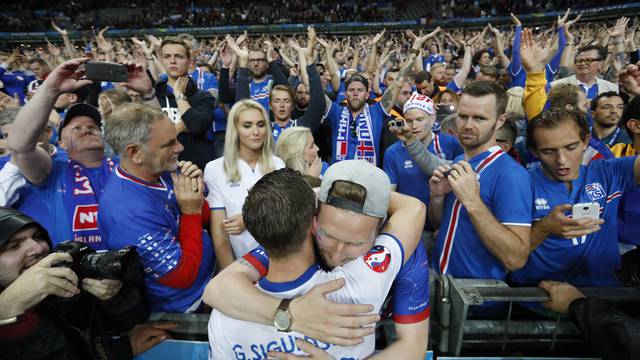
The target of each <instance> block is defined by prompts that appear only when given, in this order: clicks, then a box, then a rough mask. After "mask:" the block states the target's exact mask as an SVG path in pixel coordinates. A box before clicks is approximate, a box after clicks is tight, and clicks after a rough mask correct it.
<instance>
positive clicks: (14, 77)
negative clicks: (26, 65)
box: [0, 66, 36, 105]
mask: <svg viewBox="0 0 640 360" xmlns="http://www.w3.org/2000/svg"><path fill="white" fill-rule="evenodd" d="M33 80H36V77H35V76H34V75H32V74H27V73H25V72H24V71H19V70H18V71H7V69H5V68H3V67H2V66H0V81H2V83H3V84H4V88H3V89H2V91H4V92H5V93H6V94H7V95H9V96H11V97H14V96H15V95H16V94H17V95H18V98H19V99H20V104H21V105H24V99H25V96H26V89H27V85H29V83H30V82H32V81H33Z"/></svg>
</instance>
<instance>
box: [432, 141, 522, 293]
mask: <svg viewBox="0 0 640 360" xmlns="http://www.w3.org/2000/svg"><path fill="white" fill-rule="evenodd" d="M459 160H462V157H458V158H457V159H456V161H459ZM469 163H470V164H471V166H472V167H473V168H474V169H475V171H476V173H478V179H479V182H480V197H481V198H482V202H483V203H484V204H485V206H486V207H487V208H488V209H489V211H491V213H492V214H493V216H494V217H495V218H496V220H497V221H498V222H499V223H501V224H503V225H517V226H531V216H532V214H531V206H532V204H533V182H532V181H531V177H530V176H529V173H528V172H527V171H526V170H525V169H524V168H523V167H522V166H520V165H519V164H518V163H517V162H516V161H515V160H513V158H512V157H511V156H509V155H508V154H506V153H504V152H503V151H502V150H500V148H499V147H497V146H496V147H493V148H491V149H489V151H485V152H483V153H481V154H478V155H476V156H474V157H473V158H471V159H470V160H469ZM434 254H435V257H434V259H436V260H437V261H438V263H437V264H435V267H436V270H437V271H438V272H439V273H441V274H451V275H453V276H455V277H461V278H480V279H501V280H503V279H505V277H506V274H507V270H506V268H505V267H504V265H503V264H502V262H500V260H498V259H497V258H496V257H495V256H494V255H493V254H492V253H491V252H490V251H489V249H487V247H486V246H485V245H484V243H483V242H482V240H481V239H480V237H478V235H477V233H476V230H475V228H474V227H473V224H472V222H471V218H470V217H469V215H468V213H467V210H466V209H465V208H464V206H462V204H461V203H460V202H459V201H458V200H457V199H456V197H455V195H454V194H453V192H451V193H449V194H447V196H446V197H445V201H444V212H443V216H442V223H441V224H440V231H439V232H438V237H437V239H436V244H435V248H434Z"/></svg>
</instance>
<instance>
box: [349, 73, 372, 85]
mask: <svg viewBox="0 0 640 360" xmlns="http://www.w3.org/2000/svg"><path fill="white" fill-rule="evenodd" d="M354 81H357V82H359V83H362V84H363V85H364V87H365V88H367V89H368V88H369V80H367V78H366V77H364V75H362V73H360V72H357V73H355V74H353V75H351V77H350V78H349V80H347V81H346V82H345V83H344V87H345V88H348V87H349V85H351V83H352V82H354Z"/></svg>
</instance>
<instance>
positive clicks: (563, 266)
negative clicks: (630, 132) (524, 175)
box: [512, 157, 636, 286]
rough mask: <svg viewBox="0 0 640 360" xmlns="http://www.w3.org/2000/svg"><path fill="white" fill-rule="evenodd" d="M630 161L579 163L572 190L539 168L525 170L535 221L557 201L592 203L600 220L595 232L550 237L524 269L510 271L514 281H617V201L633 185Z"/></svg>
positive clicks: (589, 283) (615, 283)
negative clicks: (530, 181)
mask: <svg viewBox="0 0 640 360" xmlns="http://www.w3.org/2000/svg"><path fill="white" fill-rule="evenodd" d="M635 159H636V157H627V158H619V159H611V160H601V161H594V162H592V163H590V164H589V166H582V167H581V168H580V175H579V176H578V178H577V179H576V180H574V181H572V182H571V183H572V186H571V188H572V190H571V193H569V190H568V189H567V187H566V185H565V184H564V182H562V181H556V180H553V179H550V178H548V177H547V176H545V175H544V173H543V170H542V167H541V166H538V167H536V168H534V169H531V170H530V173H531V176H532V178H533V183H534V187H535V190H534V195H535V201H534V219H536V220H538V219H542V218H543V217H545V216H547V215H548V214H549V213H550V212H551V211H552V210H553V208H554V207H555V206H557V205H560V204H570V205H573V204H578V203H585V202H597V203H599V204H600V218H602V219H604V224H602V225H601V226H600V227H601V229H600V231H598V232H595V233H592V234H589V235H585V236H582V237H580V238H574V239H565V238H562V237H560V236H556V235H551V236H549V237H548V238H547V239H545V240H544V241H543V242H542V243H541V244H540V246H538V247H537V248H536V249H535V250H534V251H533V252H532V253H531V255H530V256H529V260H528V261H527V264H526V265H525V267H524V268H522V269H520V270H518V271H516V272H514V273H513V274H512V279H513V281H514V282H515V283H519V284H528V285H532V286H537V285H538V282H540V281H541V280H547V279H548V280H558V281H567V282H569V283H571V284H573V285H575V286H618V285H619V282H618V281H617V280H616V278H615V276H614V270H615V269H617V268H618V266H619V265H620V255H619V253H618V238H617V231H618V222H617V215H618V204H619V201H620V198H621V196H622V194H623V193H624V192H625V191H627V190H629V189H631V188H632V187H633V186H634V183H635V181H634V174H633V164H634V161H635ZM567 215H571V212H569V213H568V214H567Z"/></svg>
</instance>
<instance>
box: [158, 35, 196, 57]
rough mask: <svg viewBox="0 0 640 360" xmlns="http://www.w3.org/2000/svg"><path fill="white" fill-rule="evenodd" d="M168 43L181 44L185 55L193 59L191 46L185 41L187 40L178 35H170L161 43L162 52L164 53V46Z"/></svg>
mask: <svg viewBox="0 0 640 360" xmlns="http://www.w3.org/2000/svg"><path fill="white" fill-rule="evenodd" d="M166 45H180V46H182V47H183V48H184V52H185V56H186V57H187V59H191V46H189V44H187V43H186V42H185V40H183V39H181V38H179V37H177V36H168V37H166V38H164V39H163V40H162V42H161V43H160V53H162V48H164V47H165V46H166Z"/></svg>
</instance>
